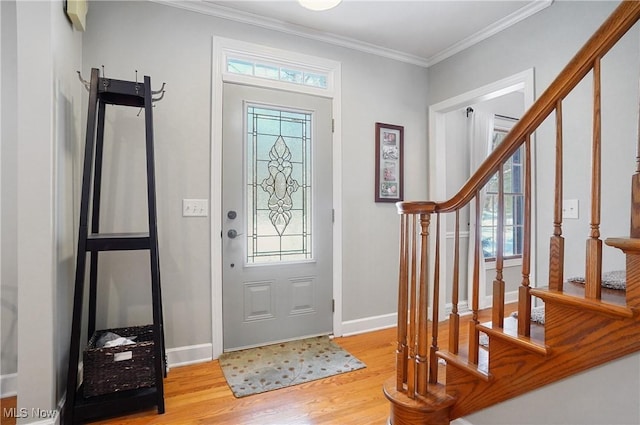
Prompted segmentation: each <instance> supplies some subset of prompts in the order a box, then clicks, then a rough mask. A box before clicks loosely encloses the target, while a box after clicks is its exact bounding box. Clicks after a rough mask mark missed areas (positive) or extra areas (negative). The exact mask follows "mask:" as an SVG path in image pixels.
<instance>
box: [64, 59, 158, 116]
mask: <svg viewBox="0 0 640 425" xmlns="http://www.w3.org/2000/svg"><path fill="white" fill-rule="evenodd" d="M76 72H77V73H78V79H79V80H80V82H81V83H82V85H83V86H84V88H85V89H86V90H87V91H89V90H90V88H91V84H90V83H89V81H87V80H85V79H84V78H82V73H81V72H80V71H76ZM102 75H104V65H102ZM103 79H104V81H103V85H104V86H105V88H106V87H107V86H108V85H109V82H108V79H106V78H105V77H103ZM135 83H136V89H137V87H138V70H137V69H136V79H135ZM166 84H167V83H165V82H163V83H162V86H161V87H160V89H159V90H151V95H152V97H151V102H154V103H155V102H159V101H161V100H162V99H163V98H164V94H165V92H166V90H165V86H166ZM136 92H137V90H136ZM157 94H159V95H160V96H157V97H153V95H157ZM138 115H139V113H138Z"/></svg>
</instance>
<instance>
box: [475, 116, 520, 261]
mask: <svg viewBox="0 0 640 425" xmlns="http://www.w3.org/2000/svg"><path fill="white" fill-rule="evenodd" d="M508 132H509V130H508V129H504V128H494V131H493V140H492V146H491V150H493V149H495V148H496V147H497V146H498V145H499V144H500V143H501V142H502V140H503V139H504V138H505V136H506V135H507V133H508ZM500 182H502V187H503V196H504V210H503V214H504V216H503V223H504V226H503V227H504V229H503V233H502V235H498V214H499V211H498V199H499V185H500ZM481 223H482V224H481V232H482V233H481V234H482V253H483V255H484V259H485V261H495V260H496V256H497V251H498V237H499V236H500V237H502V240H503V258H504V259H516V258H522V247H523V236H524V147H523V146H521V147H520V148H519V149H518V150H517V151H516V152H515V153H514V154H513V156H511V158H509V160H508V161H507V162H506V163H505V164H504V165H503V166H502V168H501V169H500V170H499V171H498V172H497V173H496V174H495V175H493V177H491V180H489V182H488V183H487V185H486V186H485V195H484V204H483V208H482V220H481Z"/></svg>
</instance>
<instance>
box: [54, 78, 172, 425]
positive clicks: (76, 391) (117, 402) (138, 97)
mask: <svg viewBox="0 0 640 425" xmlns="http://www.w3.org/2000/svg"><path fill="white" fill-rule="evenodd" d="M85 85H86V83H85ZM88 90H89V111H88V114H87V135H86V142H85V152H84V171H83V177H82V197H81V202H80V226H79V232H78V253H77V259H76V278H75V290H74V291H75V292H74V301H73V319H72V325H71V343H70V351H69V370H68V375H67V397H66V403H65V408H64V414H63V417H62V421H63V424H65V425H70V424H74V423H84V422H88V421H92V420H97V419H99V418H104V417H111V416H118V415H121V414H125V413H129V412H133V411H135V410H141V409H146V408H150V407H153V406H157V410H158V413H164V388H163V378H164V377H165V375H166V364H165V362H166V358H165V346H164V329H163V318H162V295H161V291H160V264H159V258H158V231H157V224H156V221H157V220H156V216H157V214H156V191H155V171H154V154H153V117H152V107H153V106H152V102H153V101H155V100H159V99H153V94H157V93H159V92H160V91H158V92H153V91H152V90H151V78H150V77H148V76H145V77H144V82H137V81H135V82H132V81H122V80H114V79H108V78H104V77H100V71H99V70H98V69H97V68H94V69H92V70H91V80H90V82H89V87H88ZM161 97H162V96H160V98H161ZM106 105H125V106H132V107H138V108H144V116H145V131H146V165H147V201H148V202H147V204H148V215H149V232H148V233H118V234H101V233H100V232H99V228H100V225H99V218H100V186H101V178H102V153H103V142H104V140H103V139H104V122H105V121H104V118H105V109H106ZM96 118H97V121H96ZM96 126H97V127H96ZM94 162H95V172H94V173H92V171H94ZM92 178H93V192H92V191H91V183H92ZM92 194H93V199H92V200H90V198H91V195H92ZM90 202H92V206H91V223H90V224H91V233H89V203H90ZM126 250H149V256H150V262H151V298H152V304H153V324H152V330H153V343H154V344H153V357H154V358H153V366H154V377H155V382H154V385H153V386H152V387H146V388H139V389H134V390H126V391H118V392H113V393H110V394H105V395H98V396H93V397H86V398H85V397H84V395H83V388H82V386H80V388H78V361H79V356H80V342H81V335H80V334H81V321H82V313H83V306H82V304H83V300H84V295H83V293H84V287H85V269H86V260H87V254H89V257H90V265H89V268H90V270H89V298H88V300H89V306H88V307H89V309H88V310H89V314H88V336H87V340H88V339H89V338H90V337H91V335H93V333H94V331H95V330H96V329H95V328H96V301H97V300H96V296H97V279H98V253H99V252H100V251H126Z"/></svg>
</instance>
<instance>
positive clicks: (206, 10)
mask: <svg viewBox="0 0 640 425" xmlns="http://www.w3.org/2000/svg"><path fill="white" fill-rule="evenodd" d="M150 1H152V2H153V3H158V4H163V5H166V6H171V7H175V8H179V9H184V10H189V11H191V12H196V13H201V14H204V15H209V16H215V17H217V18H222V19H227V20H231V21H235V22H239V23H243V24H248V25H253V26H256V27H260V28H265V29H269V30H273V31H279V32H282V33H285V34H291V35H295V36H297V37H304V38H308V39H310V40H316V41H322V42H325V43H329V44H333V45H336V46H339V47H345V48H348V49H352V50H357V51H360V52H364V53H369V54H372V55H376V56H381V57H385V58H388V59H394V60H397V61H400V62H405V63H410V64H413V65H418V66H421V67H424V68H428V67H429V66H431V65H434V64H436V63H438V62H440V61H443V60H444V59H447V58H448V57H451V56H453V55H455V54H456V53H459V52H461V51H462V50H465V49H467V48H469V47H471V46H473V45H475V44H477V43H479V42H480V41H482V40H485V39H487V38H489V37H491V36H492V35H494V34H497V33H498V32H500V31H503V30H505V29H506V28H509V27H510V26H512V25H514V24H516V23H518V22H520V21H522V20H523V19H525V18H527V17H529V16H531V15H533V14H535V13H537V12H539V11H541V10H543V9H545V8H547V7H548V6H550V5H551V4H552V3H553V0H537V1H534V2H533V3H530V4H528V5H527V6H525V7H523V8H521V9H519V10H518V11H516V12H514V13H512V14H511V15H509V16H507V17H505V18H503V19H501V20H500V21H498V22H496V23H494V24H492V25H490V26H488V27H487V28H485V29H483V30H482V31H478V32H477V33H475V34H473V35H472V36H470V37H467V38H465V39H464V40H461V41H459V42H458V43H455V44H454V45H453V46H451V47H449V48H447V49H445V50H443V51H442V52H440V53H437V54H435V55H433V56H431V57H430V58H423V57H419V56H416V55H412V54H409V53H405V52H400V51H397V50H393V49H389V48H386V47H381V46H377V45H374V44H371V43H366V42H363V41H359V40H355V39H353V38H349V37H343V36H339V35H336V34H329V33H326V32H322V31H316V30H313V29H310V28H307V27H303V26H301V25H295V24H290V23H287V22H284V21H280V20H278V19H273V18H268V17H264V16H260V15H256V14H253V13H248V12H243V11H239V10H235V9H232V8H229V7H225V6H220V5H217V4H213V3H209V2H207V1H205V0H188V1H185V0H150Z"/></svg>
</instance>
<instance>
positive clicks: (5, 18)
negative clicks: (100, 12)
mask: <svg viewBox="0 0 640 425" xmlns="http://www.w3.org/2000/svg"><path fill="white" fill-rule="evenodd" d="M0 8H1V9H2V11H1V13H2V22H1V24H0V31H2V34H1V40H2V46H1V47H0V52H1V54H2V62H1V63H2V71H1V72H2V82H1V83H0V84H2V98H1V99H0V101H1V102H2V110H1V111H2V117H1V120H2V134H1V135H0V137H1V139H2V157H1V160H2V163H1V164H0V170H1V172H2V176H1V177H0V182H1V184H2V185H1V186H0V196H1V197H2V211H1V212H0V220H1V221H0V226H2V228H1V230H0V232H1V233H2V238H0V243H2V248H1V253H2V259H1V261H2V275H1V276H0V285H1V286H0V303H1V307H2V308H1V309H0V311H1V313H2V330H1V332H2V333H0V335H1V336H2V341H0V375H10V374H14V373H16V372H17V371H18V358H17V357H18V353H17V345H18V279H17V272H18V271H17V267H18V260H17V258H16V249H15V247H16V245H17V239H18V232H17V228H16V222H17V217H16V216H17V162H18V161H17V148H18V144H17V131H18V129H17V117H16V104H17V91H16V84H15V81H16V79H17V67H16V61H17V46H16V5H15V3H14V2H5V1H3V2H0Z"/></svg>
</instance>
